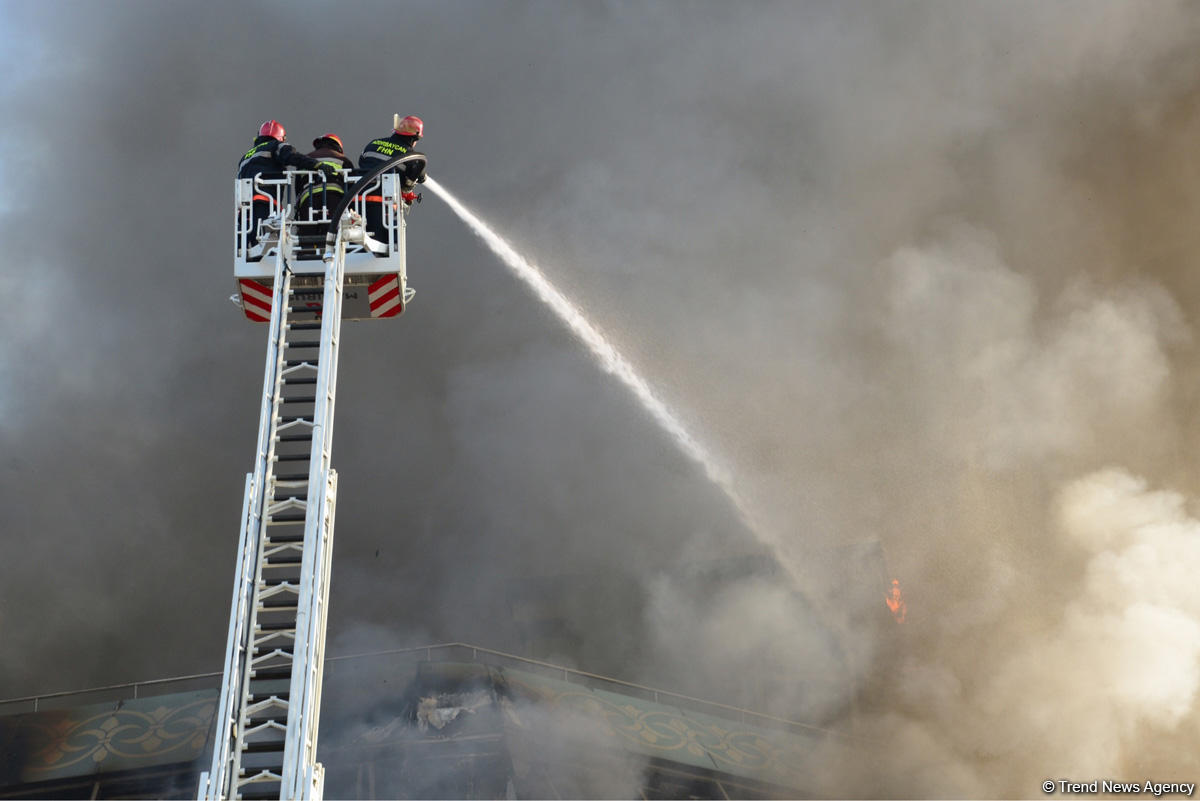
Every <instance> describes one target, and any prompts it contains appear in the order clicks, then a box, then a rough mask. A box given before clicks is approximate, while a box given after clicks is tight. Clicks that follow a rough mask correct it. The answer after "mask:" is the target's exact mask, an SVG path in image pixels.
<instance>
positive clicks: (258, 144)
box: [237, 136, 318, 178]
mask: <svg viewBox="0 0 1200 801" xmlns="http://www.w3.org/2000/svg"><path fill="white" fill-rule="evenodd" d="M317 164H318V162H317V160H316V159H310V158H309V157H308V156H305V155H303V154H301V153H299V152H298V151H297V150H296V148H294V147H292V146H291V145H289V144H288V143H287V142H280V141H279V140H278V139H273V138H271V137H270V136H259V137H257V138H256V139H255V140H254V147H252V148H250V149H249V150H247V151H246V155H244V156H242V160H241V161H240V162H238V171H237V177H238V178H253V177H254V176H255V175H258V174H259V173H260V172H283V170H284V169H286V168H288V167H296V168H297V169H301V170H315V169H316V168H317Z"/></svg>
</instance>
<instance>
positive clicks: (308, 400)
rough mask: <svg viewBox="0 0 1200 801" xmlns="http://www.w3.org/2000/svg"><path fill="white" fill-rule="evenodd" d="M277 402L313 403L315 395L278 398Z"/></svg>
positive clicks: (315, 398)
mask: <svg viewBox="0 0 1200 801" xmlns="http://www.w3.org/2000/svg"><path fill="white" fill-rule="evenodd" d="M279 400H280V402H282V403H315V402H316V400H317V396H316V395H297V396H296V397H294V398H280V399H279Z"/></svg>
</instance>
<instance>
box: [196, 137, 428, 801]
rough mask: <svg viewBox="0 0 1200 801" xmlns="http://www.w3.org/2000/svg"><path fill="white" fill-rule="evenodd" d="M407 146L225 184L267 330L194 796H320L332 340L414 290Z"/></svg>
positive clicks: (386, 313)
mask: <svg viewBox="0 0 1200 801" xmlns="http://www.w3.org/2000/svg"><path fill="white" fill-rule="evenodd" d="M417 159H419V160H421V161H422V162H423V161H424V159H425V157H424V156H423V155H420V154H408V155H405V156H399V157H397V158H395V159H392V160H390V161H388V162H386V163H384V164H381V165H379V166H378V167H376V168H374V169H372V170H370V171H368V172H367V173H365V174H362V175H356V174H351V175H350V176H349V177H348V178H346V180H345V182H344V184H343V183H341V182H339V183H338V184H337V185H336V187H335V186H333V185H332V183H331V182H327V181H326V179H325V178H324V176H319V175H316V174H313V173H286V174H281V175H278V176H274V177H270V176H258V177H255V178H254V179H249V178H247V179H241V180H238V181H237V183H236V184H235V189H234V201H235V224H234V240H235V241H234V274H235V276H236V277H237V278H238V281H239V287H240V290H241V291H240V295H235V296H234V299H235V300H236V301H237V302H238V303H239V305H240V306H241V307H242V308H243V310H244V312H245V314H246V316H247V317H248V318H249V319H251V320H255V321H260V322H266V323H268V327H269V330H268V332H267V357H266V365H265V368H264V370H263V392H262V407H261V414H260V416H259V429H258V444H257V448H256V450H255V464H254V472H252V473H250V474H249V475H247V476H246V489H245V495H244V496H243V501H242V516H241V535H240V539H239V540H238V551H237V574H236V578H235V582H234V589H233V602H232V604H231V606H230V613H229V637H228V640H227V644H226V648H225V662H224V680H223V682H222V685H221V696H220V700H219V702H218V707H217V715H216V734H215V737H214V741H213V755H212V765H211V767H210V769H209V770H208V771H207V772H205V773H202V774H201V776H200V786H199V791H198V797H199V798H201V799H236V798H279V799H292V798H314V799H319V798H320V797H321V795H322V792H323V789H324V771H323V769H322V767H321V765H320V764H318V763H317V761H316V757H317V731H318V721H319V717H320V711H321V679H322V675H323V671H324V649H325V621H326V618H327V616H328V606H329V574H330V559H331V556H332V553H333V521H334V504H335V501H336V498H337V474H336V473H335V472H334V470H333V469H332V467H331V466H330V452H331V449H332V446H333V412H334V397H335V390H336V386H337V366H338V342H339V340H340V334H341V325H342V319H343V318H347V319H377V318H384V317H393V316H396V315H398V314H400V313H401V312H402V311H403V310H404V306H405V304H406V303H407V302H408V301H409V300H411V299H412V290H411V289H409V288H408V287H407V283H406V276H405V262H406V258H405V250H404V248H405V238H404V217H405V214H406V212H407V211H408V207H407V206H406V205H405V204H404V203H403V198H402V197H401V184H400V176H398V175H397V174H395V173H394V172H389V171H390V170H393V169H394V168H395V167H397V166H399V165H400V164H402V163H404V162H408V161H413V160H417ZM318 186H319V187H320V191H319V192H318V191H316V189H317V187H318ZM335 196H336V202H335ZM318 201H320V202H318ZM271 265H273V269H272V268H271ZM347 307H350V311H349V313H347Z"/></svg>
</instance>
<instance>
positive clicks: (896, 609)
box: [883, 579, 908, 623]
mask: <svg viewBox="0 0 1200 801" xmlns="http://www.w3.org/2000/svg"><path fill="white" fill-rule="evenodd" d="M883 600H884V601H885V602H886V603H887V605H888V609H890V610H892V617H894V618H896V622H897V623H903V622H904V617H905V616H906V615H907V614H908V604H906V603H905V602H904V595H903V593H901V592H900V580H899V579H892V594H891V595H889V596H887V597H886V598H884V599H883Z"/></svg>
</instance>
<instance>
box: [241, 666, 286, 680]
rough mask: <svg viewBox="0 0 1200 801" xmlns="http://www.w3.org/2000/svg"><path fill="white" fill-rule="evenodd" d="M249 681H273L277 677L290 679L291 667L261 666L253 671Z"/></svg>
mask: <svg viewBox="0 0 1200 801" xmlns="http://www.w3.org/2000/svg"><path fill="white" fill-rule="evenodd" d="M253 674H254V675H252V676H251V677H250V681H275V680H278V679H290V678H291V677H292V669H291V668H262V669H260V670H255V671H253Z"/></svg>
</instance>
